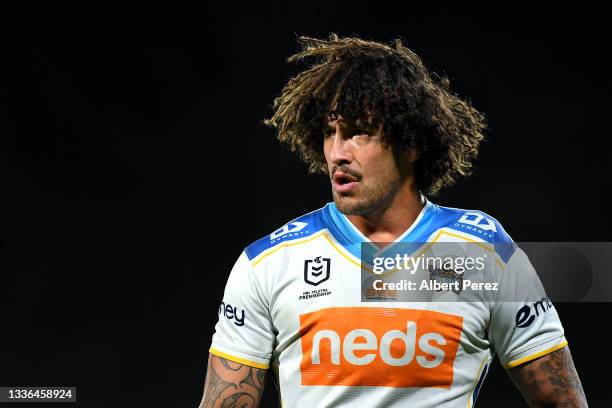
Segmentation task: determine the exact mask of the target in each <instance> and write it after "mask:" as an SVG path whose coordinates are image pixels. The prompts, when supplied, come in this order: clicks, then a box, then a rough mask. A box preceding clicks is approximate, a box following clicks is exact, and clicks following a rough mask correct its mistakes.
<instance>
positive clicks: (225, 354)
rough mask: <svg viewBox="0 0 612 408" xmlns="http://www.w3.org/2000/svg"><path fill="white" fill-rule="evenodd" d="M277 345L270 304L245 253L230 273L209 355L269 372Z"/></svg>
mask: <svg viewBox="0 0 612 408" xmlns="http://www.w3.org/2000/svg"><path fill="white" fill-rule="evenodd" d="M274 341H275V335H274V330H273V326H272V320H271V318H270V313H269V308H268V302H267V300H266V297H265V296H264V294H263V293H262V291H261V287H260V285H259V283H258V281H257V279H256V276H255V274H254V271H253V268H252V267H251V264H250V261H249V259H248V257H247V255H246V253H245V252H243V253H242V254H241V255H240V257H239V258H238V260H237V261H236V263H235V264H234V267H233V268H232V271H231V272H230V275H229V278H228V280H227V284H226V286H225V292H224V295H223V301H222V302H221V305H220V306H219V321H218V322H217V324H216V326H215V333H214V334H213V338H212V345H211V347H210V350H209V351H210V353H212V354H215V355H217V356H219V357H222V358H225V359H228V360H232V361H235V362H237V363H241V364H245V365H248V366H251V367H257V368H264V369H267V368H269V364H270V359H271V356H272V348H273V345H274Z"/></svg>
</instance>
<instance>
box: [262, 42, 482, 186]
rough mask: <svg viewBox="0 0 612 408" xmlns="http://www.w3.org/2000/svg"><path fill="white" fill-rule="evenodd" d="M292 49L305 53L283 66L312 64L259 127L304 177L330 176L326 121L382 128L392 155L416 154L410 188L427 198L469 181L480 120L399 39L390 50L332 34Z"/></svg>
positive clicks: (288, 86) (446, 82) (291, 83)
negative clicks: (268, 129) (298, 164)
mask: <svg viewBox="0 0 612 408" xmlns="http://www.w3.org/2000/svg"><path fill="white" fill-rule="evenodd" d="M298 41H299V43H300V44H302V46H303V50H302V51H301V52H299V53H297V54H295V55H293V56H291V57H289V58H288V62H293V61H299V60H303V59H306V58H308V57H318V60H317V61H316V62H315V63H314V64H312V65H311V66H310V67H309V68H308V69H306V70H305V71H303V72H301V73H300V74H298V75H297V76H296V77H294V78H291V79H290V80H289V81H288V83H287V84H286V85H285V86H284V88H283V90H282V94H281V95H280V96H279V97H277V98H276V99H275V100H274V105H273V109H274V110H275V111H274V115H273V116H272V117H271V118H270V119H265V120H264V123H265V124H266V125H269V126H274V127H276V128H277V129H278V139H279V140H280V141H281V142H283V143H286V144H287V145H288V146H289V148H290V149H291V151H293V152H296V153H298V154H299V156H300V157H301V158H302V159H303V160H304V161H305V162H306V163H307V164H308V167H309V171H310V172H313V173H314V172H322V173H326V172H327V171H328V170H327V165H326V162H325V157H324V154H323V133H322V132H323V129H325V128H326V127H327V124H328V121H329V120H330V118H331V119H333V118H334V117H335V116H336V115H342V117H343V118H347V119H350V120H358V119H361V120H364V119H365V120H369V121H370V122H369V123H371V125H372V126H373V127H378V126H379V125H382V126H383V142H384V143H385V144H386V145H389V146H391V147H392V148H393V149H394V153H396V154H397V153H398V152H400V153H401V152H402V151H404V150H405V149H407V148H414V149H416V150H417V151H418V152H419V158H418V160H417V161H416V164H415V168H416V183H417V186H418V188H419V189H420V190H421V191H422V192H424V193H426V194H430V195H434V194H436V193H437V192H438V191H439V190H440V189H441V188H443V187H446V186H449V185H451V184H453V183H454V182H455V180H456V179H457V177H458V176H467V175H469V174H470V170H471V168H472V162H473V161H474V159H475V158H476V156H477V155H478V146H479V144H480V142H481V141H482V140H483V138H484V135H483V131H484V130H485V128H486V121H485V117H484V115H483V114H482V113H480V112H478V111H477V110H476V109H474V108H473V107H472V106H471V104H470V103H469V102H467V101H465V100H462V99H461V98H459V97H458V96H457V95H454V94H452V93H450V92H449V87H450V83H449V80H448V79H447V78H446V77H441V76H438V75H436V74H435V73H432V72H429V71H428V70H427V68H426V67H425V66H424V64H423V62H422V61H421V59H420V58H419V57H418V56H417V55H416V54H415V53H414V52H413V51H411V50H410V49H408V48H406V47H405V46H404V45H403V44H402V42H401V40H400V39H396V40H394V42H393V44H392V45H391V46H389V45H385V44H382V43H379V42H374V41H365V40H362V39H359V38H355V37H346V38H340V37H339V36H338V35H337V34H335V33H331V34H330V36H329V40H320V39H316V38H310V37H303V36H302V37H299V38H298ZM334 108H335V109H334Z"/></svg>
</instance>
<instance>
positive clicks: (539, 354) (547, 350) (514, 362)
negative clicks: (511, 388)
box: [506, 340, 567, 368]
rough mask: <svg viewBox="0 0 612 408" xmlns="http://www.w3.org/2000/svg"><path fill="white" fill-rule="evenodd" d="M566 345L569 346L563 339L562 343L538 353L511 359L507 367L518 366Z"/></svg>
mask: <svg viewBox="0 0 612 408" xmlns="http://www.w3.org/2000/svg"><path fill="white" fill-rule="evenodd" d="M565 346H567V340H563V342H562V343H560V344H557V345H556V346H552V347H550V348H547V349H546V350H542V351H538V352H537V353H534V354H531V355H528V356H525V357H523V358H519V359H518V360H514V361H511V362H509V363H508V364H506V368H514V367H516V366H518V365H521V364H523V363H526V362H528V361H531V360H535V359H536V358H538V357H542V356H545V355H547V354H550V353H552V352H553V351H557V350H559V349H562V348H563V347H565Z"/></svg>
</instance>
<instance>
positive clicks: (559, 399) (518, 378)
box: [508, 346, 587, 408]
mask: <svg viewBox="0 0 612 408" xmlns="http://www.w3.org/2000/svg"><path fill="white" fill-rule="evenodd" d="M508 373H509V374H510V377H511V378H512V380H513V381H514V383H515V384H516V386H517V387H518V388H519V389H520V390H521V393H522V394H523V396H524V397H525V399H526V400H527V402H529V406H530V407H533V408H539V407H546V408H554V407H567V408H570V407H572V408H573V407H578V408H583V407H587V402H586V398H585V396H584V391H583V390H582V384H580V379H579V378H578V373H577V372H576V368H575V367H574V362H573V361H572V355H571V354H570V351H569V347H567V346H565V347H563V348H561V349H559V350H557V351H553V352H552V353H550V354H547V355H545V356H542V357H540V358H537V359H535V360H532V361H529V362H527V363H525V364H521V365H519V366H517V367H514V368H511V369H509V370H508Z"/></svg>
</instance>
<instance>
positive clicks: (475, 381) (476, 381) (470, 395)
mask: <svg viewBox="0 0 612 408" xmlns="http://www.w3.org/2000/svg"><path fill="white" fill-rule="evenodd" d="M488 359H489V356H485V358H483V359H482V363H480V368H479V369H478V372H477V373H476V379H475V380H474V385H472V389H471V390H470V393H469V394H468V404H467V406H468V408H471V406H472V405H471V404H470V402H474V401H472V396H473V395H474V390H475V389H476V385H478V380H480V375H481V374H482V366H483V365H484V363H485V361H487V360H488Z"/></svg>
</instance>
